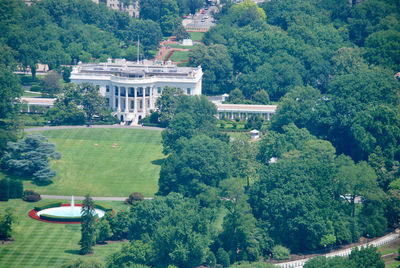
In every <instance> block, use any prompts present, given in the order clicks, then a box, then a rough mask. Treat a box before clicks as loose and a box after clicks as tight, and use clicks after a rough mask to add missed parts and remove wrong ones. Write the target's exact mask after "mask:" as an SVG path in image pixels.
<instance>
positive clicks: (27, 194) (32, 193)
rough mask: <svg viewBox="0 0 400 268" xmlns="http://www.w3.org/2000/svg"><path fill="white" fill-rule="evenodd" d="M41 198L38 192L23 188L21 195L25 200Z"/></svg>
mask: <svg viewBox="0 0 400 268" xmlns="http://www.w3.org/2000/svg"><path fill="white" fill-rule="evenodd" d="M41 199H42V198H41V197H40V194H38V193H37V192H35V191H32V190H25V191H24V194H23V197H22V200H24V201H25V202H38V201H40V200H41Z"/></svg>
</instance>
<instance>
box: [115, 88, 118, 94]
mask: <svg viewBox="0 0 400 268" xmlns="http://www.w3.org/2000/svg"><path fill="white" fill-rule="evenodd" d="M115 96H118V87H115Z"/></svg>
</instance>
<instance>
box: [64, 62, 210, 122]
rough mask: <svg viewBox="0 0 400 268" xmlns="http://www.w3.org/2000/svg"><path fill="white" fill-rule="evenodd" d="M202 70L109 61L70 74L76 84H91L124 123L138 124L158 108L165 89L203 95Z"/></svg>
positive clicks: (146, 63) (169, 63) (78, 67)
mask: <svg viewBox="0 0 400 268" xmlns="http://www.w3.org/2000/svg"><path fill="white" fill-rule="evenodd" d="M202 77H203V71H202V69H201V67H200V66H199V67H196V68H193V67H177V66H176V65H173V64H171V62H168V63H164V62H157V61H156V62H154V61H147V60H145V61H140V62H129V61H126V60H125V59H116V60H114V61H113V60H111V59H108V61H107V62H106V63H99V64H81V63H79V64H78V65H77V66H75V67H74V68H73V70H72V72H71V77H70V79H71V81H72V82H73V83H76V84H82V83H91V84H93V85H95V86H96V87H97V88H98V89H99V90H100V93H101V94H102V95H103V96H105V97H106V101H107V104H108V106H109V107H110V109H111V110H112V111H113V114H114V115H116V116H117V117H118V118H119V119H120V120H121V122H122V123H123V124H128V125H136V124H138V121H139V120H140V119H142V118H144V117H146V116H147V115H149V114H150V111H151V110H153V111H154V110H155V109H156V106H155V104H156V101H157V98H158V97H159V96H161V94H162V90H163V88H165V87H176V88H180V89H182V90H183V92H184V93H185V94H187V95H201V81H202Z"/></svg>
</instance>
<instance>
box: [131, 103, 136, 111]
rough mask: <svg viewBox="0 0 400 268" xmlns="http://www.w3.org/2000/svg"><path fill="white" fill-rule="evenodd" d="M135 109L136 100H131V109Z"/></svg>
mask: <svg viewBox="0 0 400 268" xmlns="http://www.w3.org/2000/svg"><path fill="white" fill-rule="evenodd" d="M133 109H135V101H131V110H133Z"/></svg>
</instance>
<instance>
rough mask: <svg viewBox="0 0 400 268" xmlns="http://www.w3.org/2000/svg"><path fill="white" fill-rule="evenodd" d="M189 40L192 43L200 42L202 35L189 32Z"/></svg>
mask: <svg viewBox="0 0 400 268" xmlns="http://www.w3.org/2000/svg"><path fill="white" fill-rule="evenodd" d="M189 34H190V39H192V40H193V41H201V39H203V36H204V33H202V32H190V33H189Z"/></svg>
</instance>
